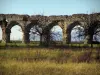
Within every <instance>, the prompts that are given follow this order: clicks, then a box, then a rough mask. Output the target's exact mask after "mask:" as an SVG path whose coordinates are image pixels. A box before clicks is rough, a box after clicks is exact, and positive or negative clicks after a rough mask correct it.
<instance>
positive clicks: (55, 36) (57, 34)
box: [50, 25, 63, 43]
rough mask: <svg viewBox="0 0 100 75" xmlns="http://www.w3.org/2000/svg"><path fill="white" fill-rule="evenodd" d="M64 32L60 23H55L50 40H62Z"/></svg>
mask: <svg viewBox="0 0 100 75" xmlns="http://www.w3.org/2000/svg"><path fill="white" fill-rule="evenodd" d="M62 40H63V32H62V28H61V27H60V26H59V25H55V26H53V27H52V28H51V29H50V41H51V42H55V43H57V42H62Z"/></svg>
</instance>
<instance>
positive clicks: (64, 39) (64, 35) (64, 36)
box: [62, 22, 67, 44]
mask: <svg viewBox="0 0 100 75" xmlns="http://www.w3.org/2000/svg"><path fill="white" fill-rule="evenodd" d="M66 29H67V25H66V22H63V37H62V38H63V44H66V41H67V39H66V37H67V33H66Z"/></svg>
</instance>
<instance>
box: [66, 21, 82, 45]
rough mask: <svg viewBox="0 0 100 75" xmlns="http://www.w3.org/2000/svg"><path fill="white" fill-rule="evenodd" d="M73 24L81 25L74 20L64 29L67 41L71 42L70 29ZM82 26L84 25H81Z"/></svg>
mask: <svg viewBox="0 0 100 75" xmlns="http://www.w3.org/2000/svg"><path fill="white" fill-rule="evenodd" d="M75 26H81V27H83V26H82V24H81V23H80V22H79V21H74V22H73V23H71V24H69V25H68V27H67V30H66V34H67V43H68V44H69V43H71V31H72V29H73V28H74V27H75ZM83 28H84V27H83Z"/></svg>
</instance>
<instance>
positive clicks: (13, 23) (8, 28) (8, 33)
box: [6, 21, 24, 43]
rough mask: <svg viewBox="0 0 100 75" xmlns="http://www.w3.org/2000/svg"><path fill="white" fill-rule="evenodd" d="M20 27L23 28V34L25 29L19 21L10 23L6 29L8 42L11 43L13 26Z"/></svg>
mask: <svg viewBox="0 0 100 75" xmlns="http://www.w3.org/2000/svg"><path fill="white" fill-rule="evenodd" d="M16 25H18V26H19V27H21V30H22V33H23V30H24V29H23V27H22V25H21V24H20V23H19V22H17V21H10V22H9V24H8V25H7V27H6V42H7V43H9V42H10V33H11V29H12V27H13V26H16Z"/></svg>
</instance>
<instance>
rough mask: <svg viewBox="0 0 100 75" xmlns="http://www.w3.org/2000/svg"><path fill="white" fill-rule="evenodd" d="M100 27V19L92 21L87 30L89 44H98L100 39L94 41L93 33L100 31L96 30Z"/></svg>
mask: <svg viewBox="0 0 100 75" xmlns="http://www.w3.org/2000/svg"><path fill="white" fill-rule="evenodd" d="M98 28H100V21H98V20H97V21H93V22H91V23H90V25H89V27H88V30H87V35H88V43H89V44H98V41H93V35H95V34H96V33H98V32H100V30H99V31H96V30H97V29H98Z"/></svg>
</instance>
